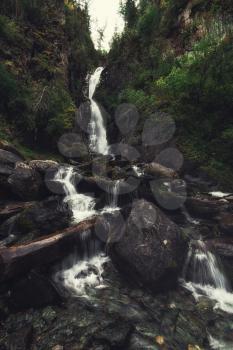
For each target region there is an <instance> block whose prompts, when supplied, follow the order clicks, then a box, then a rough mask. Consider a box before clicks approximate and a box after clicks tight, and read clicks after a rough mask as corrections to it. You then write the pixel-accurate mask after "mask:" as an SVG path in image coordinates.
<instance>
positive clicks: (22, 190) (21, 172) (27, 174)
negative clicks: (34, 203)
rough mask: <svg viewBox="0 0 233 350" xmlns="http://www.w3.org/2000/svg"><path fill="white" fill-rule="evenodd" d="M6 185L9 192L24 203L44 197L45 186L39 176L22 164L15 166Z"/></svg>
mask: <svg viewBox="0 0 233 350" xmlns="http://www.w3.org/2000/svg"><path fill="white" fill-rule="evenodd" d="M8 183H9V184H10V188H11V191H12V192H13V193H14V194H16V195H17V196H18V197H19V198H21V199H22V200H25V201H30V200H38V199H42V198H43V197H45V195H46V186H45V184H44V181H43V179H42V177H41V175H40V174H39V172H38V171H36V170H35V169H33V168H32V167H30V166H29V165H28V164H26V163H24V162H19V163H17V164H16V167H15V169H14V170H13V172H12V174H11V175H10V176H9V178H8Z"/></svg>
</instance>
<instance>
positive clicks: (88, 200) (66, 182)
mask: <svg viewBox="0 0 233 350" xmlns="http://www.w3.org/2000/svg"><path fill="white" fill-rule="evenodd" d="M74 178H75V173H74V169H73V168H72V167H61V168H59V170H58V172H57V173H56V175H55V179H54V180H55V181H56V182H60V183H61V184H62V185H63V188H64V191H65V193H66V197H65V199H64V202H66V203H67V204H68V206H69V208H70V210H71V211H72V214H73V221H74V222H75V223H78V222H81V221H82V220H84V219H86V218H88V217H90V216H92V215H94V214H95V210H94V207H95V200H94V198H92V197H90V196H87V195H85V194H81V193H77V191H76V188H75V185H74Z"/></svg>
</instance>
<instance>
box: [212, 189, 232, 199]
mask: <svg viewBox="0 0 233 350" xmlns="http://www.w3.org/2000/svg"><path fill="white" fill-rule="evenodd" d="M209 194H210V195H211V196H212V197H215V198H224V197H227V196H230V195H231V193H224V192H220V191H216V192H209Z"/></svg>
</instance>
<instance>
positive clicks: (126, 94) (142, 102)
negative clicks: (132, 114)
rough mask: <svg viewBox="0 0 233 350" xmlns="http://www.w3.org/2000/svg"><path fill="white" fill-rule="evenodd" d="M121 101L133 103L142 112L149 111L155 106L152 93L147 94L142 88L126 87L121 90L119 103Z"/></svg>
mask: <svg viewBox="0 0 233 350" xmlns="http://www.w3.org/2000/svg"><path fill="white" fill-rule="evenodd" d="M123 102H127V103H132V104H134V105H135V106H136V107H137V108H138V110H139V111H140V112H143V113H144V114H147V113H150V111H151V110H153V109H154V108H155V106H156V100H155V97H154V96H153V95H148V94H146V93H145V92H144V91H143V90H135V89H133V88H127V89H125V90H123V91H122V92H121V94H120V96H119V103H123Z"/></svg>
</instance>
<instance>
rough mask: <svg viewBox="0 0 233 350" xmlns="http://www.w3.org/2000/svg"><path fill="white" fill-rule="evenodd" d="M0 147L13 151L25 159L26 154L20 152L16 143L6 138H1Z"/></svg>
mask: <svg viewBox="0 0 233 350" xmlns="http://www.w3.org/2000/svg"><path fill="white" fill-rule="evenodd" d="M0 149H1V150H4V151H8V152H11V153H13V154H15V155H16V156H18V157H19V158H20V159H21V160H24V156H23V155H22V153H21V152H19V150H18V149H17V148H16V147H15V146H14V145H12V144H11V143H9V142H7V141H5V140H0Z"/></svg>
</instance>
